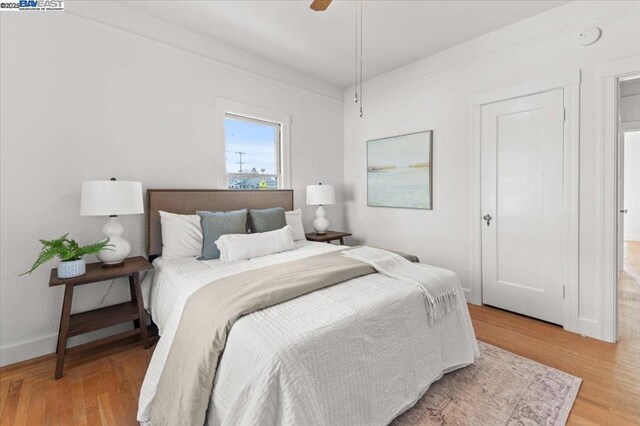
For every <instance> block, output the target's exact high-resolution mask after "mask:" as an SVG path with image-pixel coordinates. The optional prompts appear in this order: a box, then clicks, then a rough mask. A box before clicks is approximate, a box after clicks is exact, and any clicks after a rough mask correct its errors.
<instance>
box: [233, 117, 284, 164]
mask: <svg viewBox="0 0 640 426" xmlns="http://www.w3.org/2000/svg"><path fill="white" fill-rule="evenodd" d="M224 134H225V140H226V164H227V173H266V174H277V173H278V171H277V162H276V146H277V144H276V141H277V138H278V131H277V126H276V125H270V124H259V123H256V122H254V121H245V120H242V119H241V118H237V119H236V118H233V117H230V116H227V117H226V118H225V120H224ZM240 162H242V165H241V164H240Z"/></svg>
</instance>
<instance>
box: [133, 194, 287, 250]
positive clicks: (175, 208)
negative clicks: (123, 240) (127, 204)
mask: <svg viewBox="0 0 640 426" xmlns="http://www.w3.org/2000/svg"><path fill="white" fill-rule="evenodd" d="M269 207H282V208H284V209H285V210H287V211H290V210H293V190H292V189H270V190H244V189H242V190H233V189H147V211H146V216H147V255H148V256H149V257H150V258H151V257H156V256H159V255H161V254H162V231H161V227H160V213H158V212H159V211H160V210H162V211H165V212H170V213H178V214H196V211H198V210H210V211H231V210H240V209H266V208H269Z"/></svg>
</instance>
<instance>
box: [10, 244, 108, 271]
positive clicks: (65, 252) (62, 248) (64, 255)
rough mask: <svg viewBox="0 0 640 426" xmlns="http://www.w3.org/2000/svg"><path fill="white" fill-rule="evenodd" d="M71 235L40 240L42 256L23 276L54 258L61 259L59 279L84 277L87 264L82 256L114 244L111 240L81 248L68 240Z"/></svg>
mask: <svg viewBox="0 0 640 426" xmlns="http://www.w3.org/2000/svg"><path fill="white" fill-rule="evenodd" d="M68 235H69V234H64V235H63V236H62V237H60V238H58V239H56V240H40V242H41V243H42V249H41V250H40V255H39V256H38V258H37V259H36V261H35V262H34V263H33V266H31V269H30V270H28V271H27V272H25V273H23V274H21V275H25V274H30V273H32V272H33V271H35V270H36V269H37V268H38V267H39V266H41V265H42V264H44V263H46V262H48V261H50V260H51V259H53V258H54V257H59V258H60V264H59V265H58V278H73V277H79V276H80V275H84V273H85V272H86V270H87V268H86V264H85V261H84V259H83V258H82V256H85V255H87V254H93V253H98V252H99V251H100V250H103V249H106V250H109V249H110V247H111V246H113V244H109V239H108V238H107V239H106V240H104V241H100V242H98V243H93V244H89V245H86V246H82V247H81V246H80V245H79V244H78V243H77V242H76V241H75V240H70V239H69V238H67V236H68Z"/></svg>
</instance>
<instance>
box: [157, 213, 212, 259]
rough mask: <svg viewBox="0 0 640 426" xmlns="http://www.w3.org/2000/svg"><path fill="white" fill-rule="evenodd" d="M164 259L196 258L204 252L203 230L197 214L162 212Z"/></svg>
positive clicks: (161, 225)
mask: <svg viewBox="0 0 640 426" xmlns="http://www.w3.org/2000/svg"><path fill="white" fill-rule="evenodd" d="M160 227H161V229H162V258H163V259H167V260H171V259H179V258H181V257H196V256H200V254H201V252H202V228H201V227H200V216H198V215H197V214H175V213H168V212H163V211H162V210H161V211H160Z"/></svg>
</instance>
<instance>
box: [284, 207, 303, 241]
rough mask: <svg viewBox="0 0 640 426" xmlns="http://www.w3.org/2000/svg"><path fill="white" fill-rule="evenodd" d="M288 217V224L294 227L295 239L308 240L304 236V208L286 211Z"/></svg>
mask: <svg viewBox="0 0 640 426" xmlns="http://www.w3.org/2000/svg"><path fill="white" fill-rule="evenodd" d="M284 215H285V218H286V219H287V225H289V226H290V227H291V228H292V229H293V241H299V240H306V239H307V237H305V236H304V227H303V226H302V210H300V209H298V210H294V211H292V212H284Z"/></svg>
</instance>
